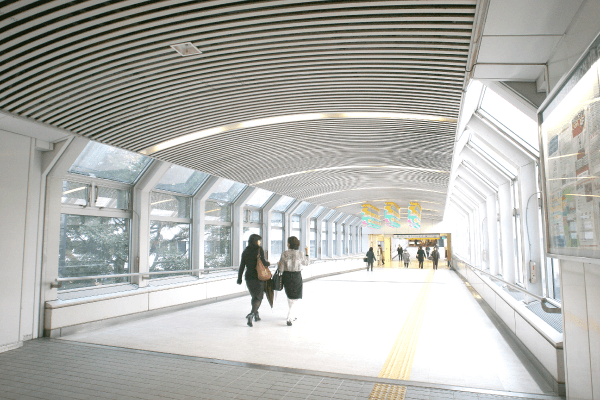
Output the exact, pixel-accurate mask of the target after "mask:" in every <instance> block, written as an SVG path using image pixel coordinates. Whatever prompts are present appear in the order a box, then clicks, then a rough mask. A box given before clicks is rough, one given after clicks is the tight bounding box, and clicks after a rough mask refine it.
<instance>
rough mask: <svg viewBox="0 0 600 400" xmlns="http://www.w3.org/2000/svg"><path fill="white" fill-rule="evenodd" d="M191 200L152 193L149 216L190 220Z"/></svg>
mask: <svg viewBox="0 0 600 400" xmlns="http://www.w3.org/2000/svg"><path fill="white" fill-rule="evenodd" d="M190 205H191V198H189V197H183V196H174V195H171V194H166V193H158V192H152V194H151V196H150V215H151V216H155V217H174V218H190Z"/></svg>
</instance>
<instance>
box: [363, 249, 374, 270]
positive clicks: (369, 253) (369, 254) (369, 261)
mask: <svg viewBox="0 0 600 400" xmlns="http://www.w3.org/2000/svg"><path fill="white" fill-rule="evenodd" d="M365 257H366V258H367V271H368V270H369V267H371V271H373V263H374V262H375V260H376V258H375V253H374V252H373V248H372V247H369V251H367V254H366V255H365Z"/></svg>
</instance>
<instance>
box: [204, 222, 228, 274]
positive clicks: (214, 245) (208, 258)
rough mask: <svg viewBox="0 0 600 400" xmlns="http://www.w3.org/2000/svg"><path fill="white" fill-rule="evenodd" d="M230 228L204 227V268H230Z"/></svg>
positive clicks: (220, 226)
mask: <svg viewBox="0 0 600 400" xmlns="http://www.w3.org/2000/svg"><path fill="white" fill-rule="evenodd" d="M231 266H232V264H231V227H230V226H224V225H208V224H207V225H205V226H204V268H225V267H231Z"/></svg>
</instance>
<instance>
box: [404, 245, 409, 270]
mask: <svg viewBox="0 0 600 400" xmlns="http://www.w3.org/2000/svg"><path fill="white" fill-rule="evenodd" d="M402 260H404V268H408V264H410V254H408V249H405V250H404V254H402Z"/></svg>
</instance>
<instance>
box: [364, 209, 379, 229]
mask: <svg viewBox="0 0 600 400" xmlns="http://www.w3.org/2000/svg"><path fill="white" fill-rule="evenodd" d="M361 214H362V226H364V227H367V228H373V229H381V219H380V218H379V208H377V207H375V206H373V205H371V204H363V205H362V211H361Z"/></svg>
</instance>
